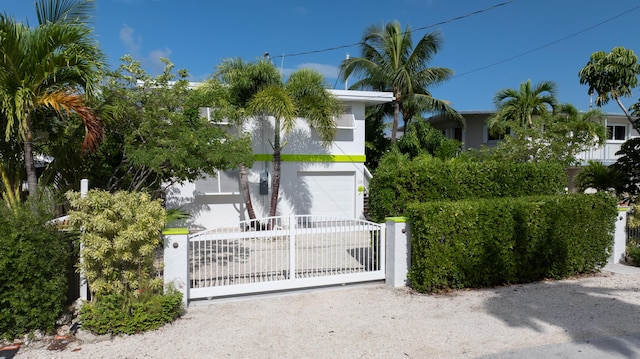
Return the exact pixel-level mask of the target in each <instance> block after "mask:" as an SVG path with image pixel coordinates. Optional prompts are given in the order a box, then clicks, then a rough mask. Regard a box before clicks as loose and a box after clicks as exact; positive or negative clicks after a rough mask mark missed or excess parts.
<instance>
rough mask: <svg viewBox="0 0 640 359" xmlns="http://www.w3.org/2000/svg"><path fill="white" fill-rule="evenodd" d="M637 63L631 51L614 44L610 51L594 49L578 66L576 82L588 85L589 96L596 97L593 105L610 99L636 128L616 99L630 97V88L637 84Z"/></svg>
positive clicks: (634, 122)
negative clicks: (587, 58) (579, 67)
mask: <svg viewBox="0 0 640 359" xmlns="http://www.w3.org/2000/svg"><path fill="white" fill-rule="evenodd" d="M638 74H640V64H639V63H638V57H637V56H636V54H635V53H634V52H633V50H627V49H625V48H624V47H622V46H618V47H614V48H613V50H611V52H610V53H608V54H605V53H604V51H598V52H594V53H593V54H591V57H590V58H589V62H587V64H586V65H585V66H584V67H583V68H582V69H580V71H579V72H578V76H580V83H581V84H587V85H589V90H588V93H589V96H591V97H592V98H593V94H594V92H595V93H596V94H597V96H596V106H598V107H601V106H604V105H606V104H607V103H608V102H609V100H614V101H616V103H617V104H618V106H619V107H620V108H621V109H622V111H623V112H624V114H625V116H626V117H627V119H628V120H629V122H630V123H631V124H632V125H633V127H634V128H638V123H637V120H634V119H633V118H632V117H631V115H630V114H629V112H628V111H627V109H626V108H625V107H624V105H623V104H622V101H620V97H629V96H631V89H633V88H634V87H636V86H638Z"/></svg>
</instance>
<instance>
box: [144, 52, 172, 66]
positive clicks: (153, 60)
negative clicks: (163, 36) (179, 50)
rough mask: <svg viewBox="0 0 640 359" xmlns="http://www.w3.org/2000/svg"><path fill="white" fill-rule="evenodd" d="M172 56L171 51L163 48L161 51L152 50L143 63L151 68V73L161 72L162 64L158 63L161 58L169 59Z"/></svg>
mask: <svg viewBox="0 0 640 359" xmlns="http://www.w3.org/2000/svg"><path fill="white" fill-rule="evenodd" d="M171 54H172V51H171V49H169V48H166V47H165V48H164V49H162V50H160V49H158V50H153V51H151V52H150V53H149V56H148V58H147V59H146V61H145V62H148V63H149V66H151V67H152V68H153V71H162V70H163V69H164V64H163V63H162V61H160V59H161V58H167V59H168V58H170V57H171Z"/></svg>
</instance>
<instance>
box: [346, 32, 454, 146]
mask: <svg viewBox="0 0 640 359" xmlns="http://www.w3.org/2000/svg"><path fill="white" fill-rule="evenodd" d="M441 44H442V38H441V36H440V34H439V33H438V32H433V33H429V34H426V35H424V36H423V37H422V38H421V39H420V41H419V42H418V44H417V45H416V47H415V48H414V47H413V42H412V38H411V30H410V29H409V27H408V26H407V28H406V30H405V31H402V28H401V25H400V23H399V22H397V21H394V22H391V23H388V24H387V25H386V26H384V27H377V26H375V25H374V26H371V27H369V28H368V29H367V30H366V31H365V35H364V38H363V40H362V43H361V51H362V57H354V58H349V59H347V60H344V61H343V62H342V64H341V66H340V75H341V77H342V78H344V79H347V78H349V77H350V76H351V75H361V76H362V78H361V79H359V80H358V81H357V82H355V83H354V84H353V85H351V89H368V90H374V91H390V92H393V95H394V97H395V101H394V102H393V104H391V108H390V107H389V105H386V106H385V105H382V106H383V111H384V112H385V114H386V115H393V127H392V130H391V141H392V142H395V140H396V137H397V131H398V121H399V116H400V113H402V119H403V121H404V127H405V128H406V126H407V125H408V124H409V122H410V121H411V119H412V118H413V117H414V116H415V115H417V114H419V113H422V112H436V113H438V114H443V115H446V116H448V117H450V118H453V119H454V120H456V121H457V122H459V123H461V124H462V123H463V122H464V120H463V118H462V116H461V115H460V114H459V113H458V112H456V111H455V110H454V109H453V108H452V107H451V106H450V105H449V103H448V102H447V101H444V100H439V99H436V98H434V97H433V96H432V94H431V93H430V92H429V90H428V89H429V87H431V86H436V85H438V84H440V83H442V82H443V81H445V80H448V79H450V78H451V76H452V75H453V71H452V70H451V69H448V68H444V67H428V66H427V64H428V63H429V62H430V61H431V60H432V59H433V57H434V56H435V54H436V53H437V52H438V50H439V49H440V46H441Z"/></svg>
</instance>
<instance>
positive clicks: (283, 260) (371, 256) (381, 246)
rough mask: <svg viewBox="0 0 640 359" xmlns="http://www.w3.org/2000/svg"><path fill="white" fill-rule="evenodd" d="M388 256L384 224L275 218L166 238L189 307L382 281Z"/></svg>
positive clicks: (173, 277) (168, 274)
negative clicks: (259, 294)
mask: <svg viewBox="0 0 640 359" xmlns="http://www.w3.org/2000/svg"><path fill="white" fill-rule="evenodd" d="M181 237H182V238H181ZM181 242H182V243H181ZM171 249H173V250H171ZM384 253H385V225H384V224H378V223H373V222H369V221H365V220H359V219H341V218H332V217H325V216H311V215H295V216H293V215H292V216H287V217H270V218H264V219H261V220H260V221H244V222H240V223H239V224H238V223H236V224H235V225H233V226H228V227H223V228H217V229H213V230H208V231H204V232H200V233H196V234H192V235H188V234H187V233H186V232H184V233H176V234H174V235H172V236H166V235H165V273H164V276H165V281H173V282H174V284H175V285H176V286H178V287H179V289H182V290H183V291H185V290H188V292H187V294H188V298H189V299H190V300H191V299H197V298H212V297H221V296H228V295H238V294H246V293H256V292H269V291H277V290H287V289H294V288H304V287H317V286H325V285H335V284H344V283H351V282H363V281H374V280H382V279H385V255H384ZM167 255H169V257H167ZM169 263H170V266H169V267H168V266H167V264H169ZM179 266H183V267H182V268H184V269H182V268H180V267H179Z"/></svg>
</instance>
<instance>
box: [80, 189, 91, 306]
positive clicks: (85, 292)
mask: <svg viewBox="0 0 640 359" xmlns="http://www.w3.org/2000/svg"><path fill="white" fill-rule="evenodd" d="M88 192H89V180H88V179H86V178H84V179H81V180H80V197H82V198H85V197H86V196H87V193H88ZM80 255H81V257H80V259H79V260H82V243H80ZM80 299H82V300H89V283H88V282H87V278H85V276H84V274H83V273H82V272H80Z"/></svg>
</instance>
